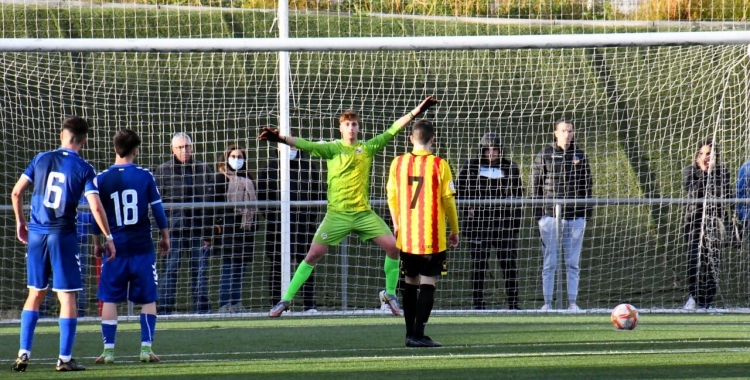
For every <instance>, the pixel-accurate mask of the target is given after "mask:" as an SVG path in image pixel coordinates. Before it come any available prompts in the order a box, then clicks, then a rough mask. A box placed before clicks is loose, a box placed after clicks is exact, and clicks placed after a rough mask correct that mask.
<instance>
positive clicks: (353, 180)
mask: <svg viewBox="0 0 750 380" xmlns="http://www.w3.org/2000/svg"><path fill="white" fill-rule="evenodd" d="M400 131H401V128H399V127H398V126H397V125H396V124H394V125H392V126H391V127H390V128H388V130H386V131H385V132H384V133H382V134H380V135H377V136H375V137H374V138H372V139H370V140H368V141H366V142H364V143H363V142H357V143H356V144H354V145H346V144H344V143H343V142H342V141H341V140H338V141H334V142H328V143H323V144H320V143H315V142H311V141H306V140H304V139H301V138H297V142H296V144H295V145H296V146H297V148H299V149H300V150H303V151H305V152H308V153H310V154H311V155H312V156H314V157H320V158H324V159H326V162H327V164H328V210H330V211H339V212H355V211H367V210H370V170H371V169H372V158H373V157H374V156H375V155H376V154H378V152H380V151H381V150H383V148H384V147H385V146H386V145H387V144H388V142H390V141H391V139H393V136H395V135H396V134H397V133H399V132H400Z"/></svg>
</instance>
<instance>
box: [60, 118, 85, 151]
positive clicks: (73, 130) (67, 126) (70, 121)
mask: <svg viewBox="0 0 750 380" xmlns="http://www.w3.org/2000/svg"><path fill="white" fill-rule="evenodd" d="M62 129H63V130H64V131H68V132H70V134H71V135H73V137H72V139H71V140H72V141H71V142H72V143H74V144H81V143H83V141H84V140H86V134H88V132H89V122H88V121H86V119H84V118H82V117H80V116H70V117H68V118H67V119H65V120H64V121H63V125H62Z"/></svg>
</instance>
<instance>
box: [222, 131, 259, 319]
mask: <svg viewBox="0 0 750 380" xmlns="http://www.w3.org/2000/svg"><path fill="white" fill-rule="evenodd" d="M246 157H247V155H246V154H245V150H244V149H243V148H241V147H239V146H236V145H230V146H229V147H227V150H226V152H224V154H222V155H221V157H220V159H219V163H218V165H217V168H218V170H219V173H218V174H217V175H216V188H215V190H216V197H215V201H216V202H254V201H256V200H258V198H257V196H256V194H255V185H254V184H253V177H252V176H251V175H250V172H248V171H247V163H246ZM256 212H257V210H256V209H255V207H248V206H237V207H234V206H232V207H226V208H220V209H219V210H217V214H216V215H215V219H214V220H215V223H216V224H217V227H218V228H217V229H216V231H215V232H216V233H217V235H219V236H218V243H217V244H215V245H214V248H213V249H214V251H215V252H216V253H218V254H219V255H220V256H221V280H219V313H244V312H245V308H244V307H243V306H242V277H243V274H244V271H245V264H246V263H251V262H252V261H253V241H254V240H255V239H254V234H255V228H256V219H255V214H256Z"/></svg>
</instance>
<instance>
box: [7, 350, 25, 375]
mask: <svg viewBox="0 0 750 380" xmlns="http://www.w3.org/2000/svg"><path fill="white" fill-rule="evenodd" d="M28 366H29V355H28V354H21V356H19V357H18V358H16V362H15V363H13V365H12V366H11V367H10V369H12V370H14V371H16V372H25V371H26V367H28Z"/></svg>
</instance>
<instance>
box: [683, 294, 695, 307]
mask: <svg viewBox="0 0 750 380" xmlns="http://www.w3.org/2000/svg"><path fill="white" fill-rule="evenodd" d="M683 309H685V310H695V300H694V299H693V297H692V296H691V297H690V298H688V300H687V302H685V307H683Z"/></svg>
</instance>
